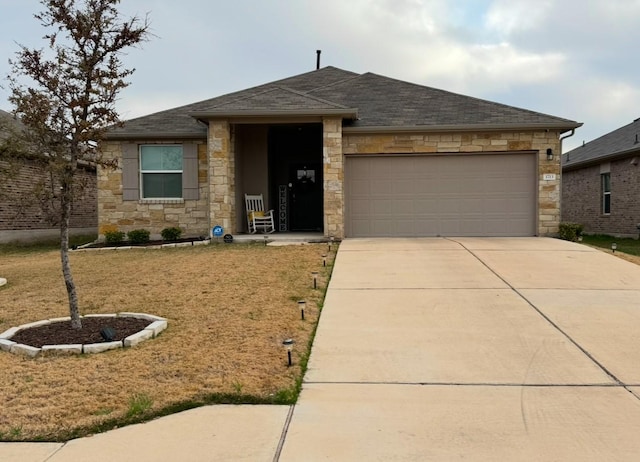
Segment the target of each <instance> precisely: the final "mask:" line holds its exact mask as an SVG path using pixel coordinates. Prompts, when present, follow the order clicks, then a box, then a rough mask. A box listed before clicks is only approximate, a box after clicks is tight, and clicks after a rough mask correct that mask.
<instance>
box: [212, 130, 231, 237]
mask: <svg viewBox="0 0 640 462" xmlns="http://www.w3.org/2000/svg"><path fill="white" fill-rule="evenodd" d="M208 150H209V152H208V156H209V159H210V160H211V162H210V163H209V178H211V185H210V189H211V203H210V204H209V207H210V212H209V213H210V216H211V225H212V226H216V225H220V226H222V227H223V228H224V232H225V234H227V233H229V234H234V233H236V232H237V231H239V230H237V229H236V195H235V194H236V193H235V181H236V180H235V179H236V171H235V149H234V140H233V136H232V132H231V125H230V124H229V122H228V121H226V120H212V121H210V122H209V147H208Z"/></svg>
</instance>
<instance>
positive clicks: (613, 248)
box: [611, 242, 618, 253]
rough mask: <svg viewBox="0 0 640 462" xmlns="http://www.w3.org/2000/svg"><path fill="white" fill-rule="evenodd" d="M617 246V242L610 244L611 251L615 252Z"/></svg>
mask: <svg viewBox="0 0 640 462" xmlns="http://www.w3.org/2000/svg"><path fill="white" fill-rule="evenodd" d="M617 248H618V244H616V243H615V242H614V243H612V244H611V251H612V252H613V253H616V249H617Z"/></svg>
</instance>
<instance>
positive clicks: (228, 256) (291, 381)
mask: <svg viewBox="0 0 640 462" xmlns="http://www.w3.org/2000/svg"><path fill="white" fill-rule="evenodd" d="M334 250H335V248H334ZM325 253H327V246H326V245H325V244H311V245H304V246H285V247H271V246H269V247H265V246H263V245H241V244H232V245H225V244H212V245H209V246H201V247H187V248H177V249H163V250H141V249H134V250H118V251H114V250H111V251H92V252H73V253H72V255H71V264H72V268H73V271H74V276H75V281H76V284H77V286H78V292H79V297H80V306H81V311H82V314H89V313H117V312H121V311H134V312H144V313H149V314H155V315H158V316H162V317H165V318H167V319H168V320H169V328H168V329H167V330H166V331H164V332H163V333H162V334H161V335H160V336H159V337H158V338H157V339H154V340H148V341H146V342H143V343H141V344H140V345H138V346H136V347H134V348H131V349H124V350H122V349H121V350H113V351H110V352H106V353H100V354H95V355H82V356H70V357H39V358H37V359H28V358H23V357H20V356H16V355H13V354H9V353H7V352H0V370H1V371H2V374H0V409H1V410H2V412H0V440H4V441H25V440H49V441H61V440H66V439H69V438H72V437H78V436H83V435H86V434H90V433H93V432H97V431H103V430H106V429H110V428H113V427H115V426H120V425H125V424H128V423H132V422H136V421H141V420H145V419H149V418H151V417H154V416H158V415H163V414H166V413H171V412H176V411H179V410H182V409H186V408H189V407H193V406H197V405H202V404H208V403H293V402H294V401H295V399H296V398H297V394H298V391H299V387H300V383H301V378H302V374H303V372H304V368H305V367H306V358H307V356H308V353H309V345H310V342H311V340H312V336H313V333H314V332H315V326H316V324H317V321H318V316H319V311H320V307H321V305H322V300H323V297H324V291H325V287H326V284H327V281H328V278H329V275H330V270H331V268H332V262H333V257H334V256H335V253H332V254H330V255H329V258H328V261H327V267H323V265H322V254H325ZM312 271H318V272H319V278H318V289H316V290H314V289H313V280H312V276H311V272H312ZM0 276H1V277H4V278H6V279H7V280H8V284H7V285H6V286H4V287H2V288H0V332H3V331H5V330H6V329H8V328H10V327H13V326H17V325H20V324H24V323H27V322H32V321H38V320H41V319H48V318H54V317H61V316H67V315H68V305H67V297H66V291H65V288H64V281H63V279H62V276H61V270H60V256H59V253H58V252H57V251H56V250H51V249H49V250H47V249H38V250H35V251H34V250H33V249H29V250H26V251H23V250H21V249H19V248H16V247H0ZM302 299H304V300H306V302H307V304H306V311H305V320H304V321H302V320H301V319H300V312H299V310H298V303H297V302H298V300H302ZM286 338H292V339H294V341H295V345H294V349H293V361H294V364H293V366H292V367H287V354H286V350H285V349H284V348H283V346H282V341H283V340H284V339H286Z"/></svg>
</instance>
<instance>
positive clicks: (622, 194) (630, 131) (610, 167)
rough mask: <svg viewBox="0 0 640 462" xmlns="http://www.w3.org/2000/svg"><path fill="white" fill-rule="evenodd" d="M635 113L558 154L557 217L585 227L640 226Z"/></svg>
mask: <svg viewBox="0 0 640 462" xmlns="http://www.w3.org/2000/svg"><path fill="white" fill-rule="evenodd" d="M639 136H640V119H636V120H634V121H633V122H632V123H630V124H629V125H625V126H624V127H622V128H619V129H617V130H614V131H612V132H611V133H607V134H606V135H604V136H601V137H600V138H597V139H595V140H593V141H590V142H588V143H585V144H583V145H582V146H580V147H578V148H576V149H573V150H571V151H569V152H567V153H565V154H564V155H563V156H562V178H563V179H562V220H563V221H568V222H575V223H581V224H582V225H584V232H586V233H591V234H609V235H612V236H622V237H637V236H638V233H639V232H640V228H639V226H640V167H638V162H640V139H639Z"/></svg>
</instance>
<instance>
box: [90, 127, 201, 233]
mask: <svg viewBox="0 0 640 462" xmlns="http://www.w3.org/2000/svg"><path fill="white" fill-rule="evenodd" d="M189 142H195V143H196V144H197V145H198V184H199V198H198V200H182V199H180V200H166V201H162V200H145V199H140V200H133V201H123V200H122V168H121V167H122V147H121V144H120V142H117V141H110V142H105V143H103V145H102V146H101V150H102V154H103V156H104V157H105V158H106V159H118V165H119V167H118V168H116V169H109V168H100V167H99V168H98V220H99V232H100V234H101V235H103V234H104V230H105V229H108V228H110V227H113V226H115V227H116V228H117V229H118V230H119V231H123V232H125V233H126V232H128V231H131V230H133V229H140V228H142V229H146V230H149V231H150V232H151V235H152V238H158V237H159V236H160V231H162V229H164V228H167V227H170V226H178V227H180V228H182V231H183V236H208V235H209V214H208V207H209V183H208V170H207V169H208V162H207V146H206V144H205V142H204V140H203V141H189ZM136 143H138V144H183V143H184V141H181V140H171V141H163V143H158V142H155V141H136Z"/></svg>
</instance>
